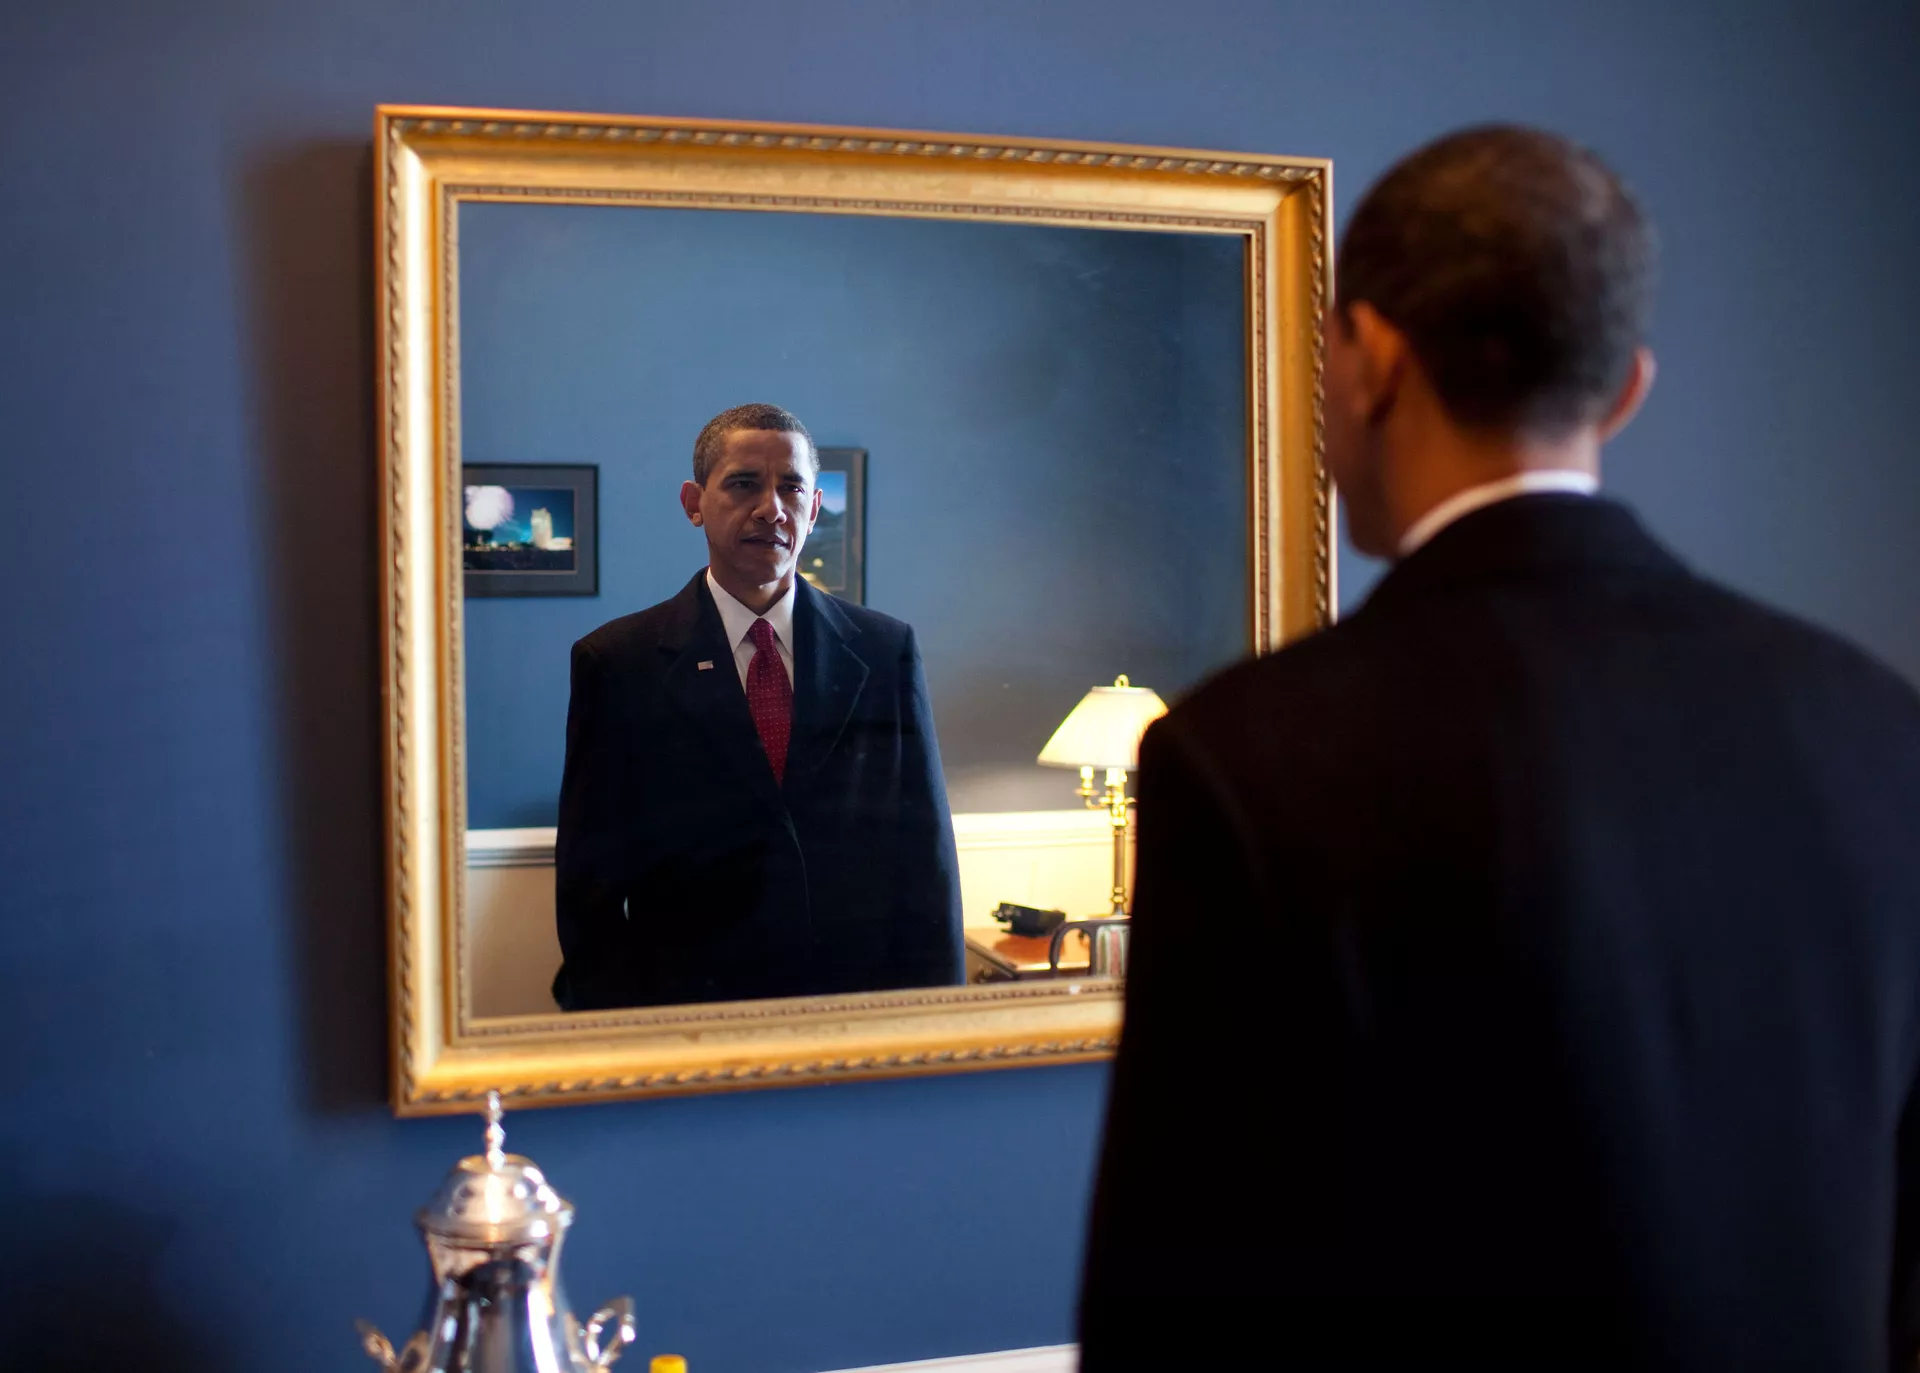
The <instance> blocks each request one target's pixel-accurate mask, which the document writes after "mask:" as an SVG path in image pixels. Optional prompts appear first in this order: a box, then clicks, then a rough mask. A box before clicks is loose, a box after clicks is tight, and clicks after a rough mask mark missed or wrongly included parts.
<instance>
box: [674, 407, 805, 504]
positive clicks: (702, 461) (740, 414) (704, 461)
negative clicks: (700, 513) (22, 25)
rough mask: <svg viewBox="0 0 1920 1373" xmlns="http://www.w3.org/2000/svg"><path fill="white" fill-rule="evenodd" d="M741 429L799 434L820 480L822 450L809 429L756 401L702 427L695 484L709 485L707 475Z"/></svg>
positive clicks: (695, 458)
mask: <svg viewBox="0 0 1920 1373" xmlns="http://www.w3.org/2000/svg"><path fill="white" fill-rule="evenodd" d="M739 429H764V430H767V431H769V432H771V433H775V434H798V435H799V436H800V437H801V438H803V439H805V440H806V441H807V456H808V457H809V458H810V459H812V461H813V475H814V477H815V478H816V479H817V478H818V477H819V476H820V450H819V448H818V447H816V446H815V444H814V442H813V435H811V434H809V433H808V432H807V426H806V425H804V424H802V423H800V420H799V417H798V416H796V415H794V414H793V412H792V411H789V410H782V409H781V408H780V407H779V406H777V405H767V404H765V403H763V402H758V401H756V402H755V403H753V404H751V405H736V406H734V407H733V409H731V410H722V411H721V412H720V413H719V414H717V415H715V416H714V417H713V418H712V419H710V420H708V421H707V422H706V424H705V426H704V427H702V429H701V430H700V437H699V438H697V439H695V440H694V441H693V479H694V480H695V481H696V482H698V483H699V484H700V485H702V486H705V485H706V484H707V474H708V473H710V472H712V471H713V465H714V463H716V462H718V461H719V459H720V452H721V449H722V448H723V447H724V446H725V444H726V441H727V435H729V434H731V433H733V432H734V431H736V430H739Z"/></svg>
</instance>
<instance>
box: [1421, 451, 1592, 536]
mask: <svg viewBox="0 0 1920 1373" xmlns="http://www.w3.org/2000/svg"><path fill="white" fill-rule="evenodd" d="M1599 489H1600V479H1599V478H1598V477H1596V476H1594V475H1593V473H1591V472H1576V471H1573V470H1572V469H1570V468H1549V469H1543V470H1540V471H1536V472H1516V473H1514V474H1513V475H1512V476H1511V477H1502V478H1500V480H1499V481H1490V482H1482V483H1481V484H1480V485H1479V486H1469V487H1468V488H1467V489H1466V490H1465V491H1456V492H1454V493H1453V494H1452V495H1451V496H1449V497H1447V498H1446V499H1445V500H1444V501H1441V502H1440V504H1438V505H1436V506H1434V507H1433V509H1431V510H1429V511H1428V512H1427V513H1426V514H1424V515H1422V516H1421V517H1420V518H1419V519H1417V520H1415V521H1414V522H1413V525H1412V527H1411V528H1409V529H1408V530H1407V532H1406V533H1405V534H1402V535H1401V536H1400V551H1399V555H1398V556H1400V557H1402V558H1404V557H1406V556H1408V555H1409V554H1411V553H1412V552H1413V551H1414V550H1415V549H1417V548H1419V547H1420V545H1421V544H1423V543H1425V542H1426V541H1427V540H1428V539H1431V538H1432V537H1433V536H1434V535H1435V534H1438V533H1439V532H1440V531H1441V530H1443V529H1445V528H1446V527H1447V526H1448V525H1450V524H1452V523H1453V522H1454V521H1455V520H1457V519H1460V518H1462V517H1463V516H1466V515H1471V514H1472V513H1473V512H1474V511H1476V510H1479V509H1482V508H1484V507H1486V506H1489V505H1495V504H1498V503H1499V502H1501V501H1510V500H1512V499H1513V498H1514V497H1515V496H1531V495H1534V494H1535V493H1537V492H1541V491H1560V492H1565V493H1567V494H1570V495H1575V496H1591V495H1592V494H1593V493H1594V492H1596V491H1598V490H1599Z"/></svg>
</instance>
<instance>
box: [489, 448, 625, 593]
mask: <svg viewBox="0 0 1920 1373" xmlns="http://www.w3.org/2000/svg"><path fill="white" fill-rule="evenodd" d="M461 487H462V492H461V495H462V500H461V512H460V566H461V570H462V572H463V573H464V578H463V580H464V582H465V584H466V592H467V595H469V596H597V595H599V594H600V543H599V538H598V537H597V536H598V534H599V519H600V508H599V493H600V469H599V468H598V467H597V466H594V465H592V464H586V463H581V464H571V465H569V464H564V463H518V464H515V463H495V462H470V463H467V464H466V465H465V466H463V467H462V468H461Z"/></svg>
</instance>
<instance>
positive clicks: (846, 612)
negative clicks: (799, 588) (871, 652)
mask: <svg viewBox="0 0 1920 1373" xmlns="http://www.w3.org/2000/svg"><path fill="white" fill-rule="evenodd" d="M812 599H813V602H814V605H815V606H816V607H817V608H818V610H819V611H820V613H821V614H823V615H831V616H837V617H838V618H839V620H840V622H841V626H842V632H843V633H849V634H856V635H858V636H860V637H861V638H862V639H868V640H871V641H872V642H874V643H876V644H882V645H888V646H896V647H897V646H899V645H902V644H904V643H905V642H906V641H907V639H909V638H910V637H912V635H913V626H912V625H910V624H908V623H907V622H906V621H905V620H898V619H895V618H894V617H893V616H891V615H888V614H886V613H885V612H884V611H879V610H875V609H873V608H872V607H871V606H864V605H855V604H854V603H853V602H851V601H843V600H841V599H840V598H839V597H838V596H834V595H831V594H829V593H827V592H824V591H813V592H812Z"/></svg>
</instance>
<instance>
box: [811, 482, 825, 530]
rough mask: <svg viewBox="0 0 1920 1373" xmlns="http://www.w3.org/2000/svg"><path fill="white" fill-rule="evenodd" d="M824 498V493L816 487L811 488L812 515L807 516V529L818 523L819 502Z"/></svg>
mask: <svg viewBox="0 0 1920 1373" xmlns="http://www.w3.org/2000/svg"><path fill="white" fill-rule="evenodd" d="M826 498H827V493H826V492H824V491H822V490H821V489H820V488H819V487H817V486H816V487H814V488H813V513H812V514H810V515H808V516H807V528H808V529H812V528H813V527H814V526H815V525H816V524H818V523H820V502H821V501H823V500H825V499H826Z"/></svg>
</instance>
